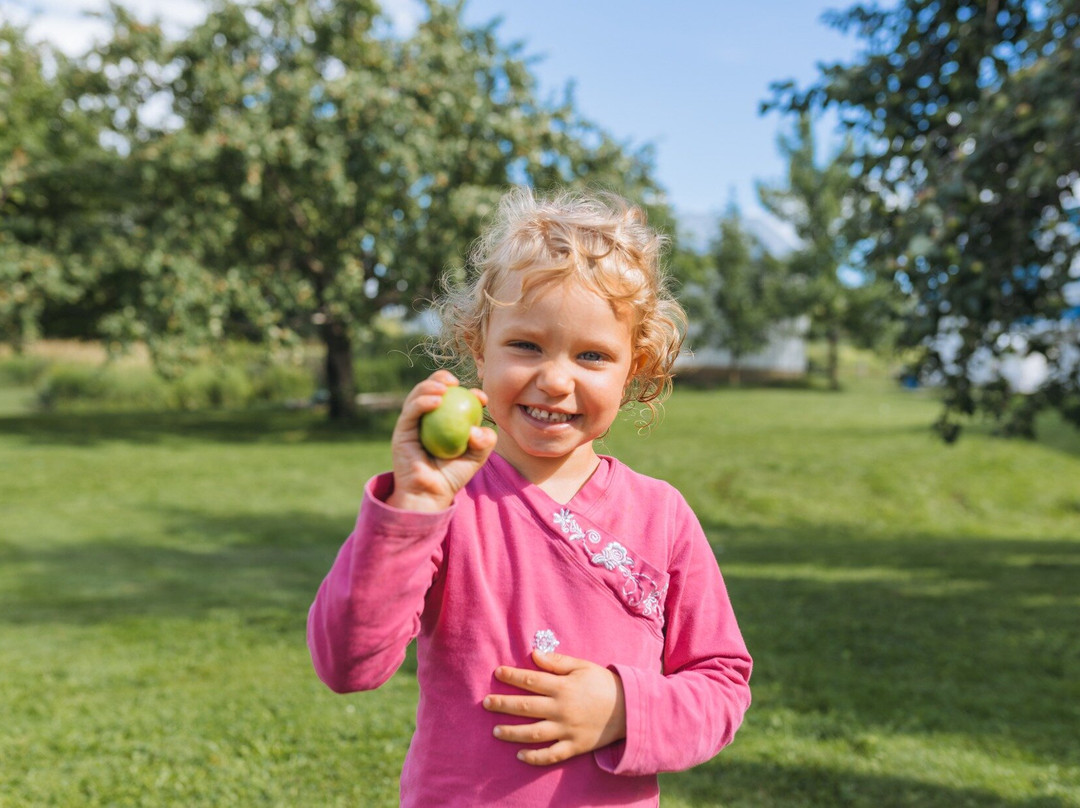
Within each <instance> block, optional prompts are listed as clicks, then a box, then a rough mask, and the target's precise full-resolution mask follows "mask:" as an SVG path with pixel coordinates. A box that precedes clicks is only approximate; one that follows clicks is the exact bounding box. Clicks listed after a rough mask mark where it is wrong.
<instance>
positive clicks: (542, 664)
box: [532, 648, 586, 676]
mask: <svg viewBox="0 0 1080 808" xmlns="http://www.w3.org/2000/svg"><path fill="white" fill-rule="evenodd" d="M532 658H533V662H535V663H536V666H537V667H538V668H540V669H541V670H545V671H547V672H548V673H555V674H559V675H562V676H565V675H566V674H568V673H573V672H574V671H576V670H577V669H578V668H580V667H582V666H583V665H585V664H586V663H585V661H584V660H581V659H577V658H575V657H572V656H567V655H566V654H556V653H555V652H554V651H547V652H544V651H541V650H539V649H538V648H534V649H533V652H532Z"/></svg>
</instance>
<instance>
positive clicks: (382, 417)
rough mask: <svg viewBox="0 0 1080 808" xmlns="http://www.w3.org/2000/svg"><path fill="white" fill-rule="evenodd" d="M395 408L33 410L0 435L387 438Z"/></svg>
mask: <svg viewBox="0 0 1080 808" xmlns="http://www.w3.org/2000/svg"><path fill="white" fill-rule="evenodd" d="M396 417H397V414H396V413H394V412H369V411H363V412H361V414H360V415H359V416H358V417H357V418H356V419H355V420H352V421H348V422H344V423H336V422H331V421H330V420H329V419H328V418H327V416H326V415H325V414H324V413H320V412H315V411H307V410H284V409H265V410H262V409H252V410H237V411H225V410H212V411H203V412H123V413H117V412H110V413H94V412H90V413H36V414H32V415H18V416H8V417H3V418H0V436H4V435H10V436H13V437H15V438H19V439H22V440H24V441H26V442H28V443H31V444H61V445H69V446H93V445H96V444H99V443H104V442H109V441H124V442H128V443H140V444H155V443H162V442H165V441H168V440H171V439H175V438H183V439H185V440H189V439H192V438H194V439H197V440H203V441H208V442H216V443H277V442H288V443H321V442H340V441H349V440H356V439H358V438H363V439H371V438H377V439H386V438H389V436H390V433H391V432H392V431H393V427H394V421H395V419H396Z"/></svg>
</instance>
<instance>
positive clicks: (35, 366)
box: [0, 355, 49, 387]
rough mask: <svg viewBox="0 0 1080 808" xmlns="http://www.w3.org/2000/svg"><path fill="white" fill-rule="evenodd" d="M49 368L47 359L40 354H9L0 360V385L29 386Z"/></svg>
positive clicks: (36, 381) (38, 379)
mask: <svg viewBox="0 0 1080 808" xmlns="http://www.w3.org/2000/svg"><path fill="white" fill-rule="evenodd" d="M48 369H49V360H47V359H45V358H44V357H41V356H25V355H24V356H9V357H7V358H6V359H3V360H0V385H10V386H12V387H30V386H32V385H35V384H37V383H38V381H40V380H41V377H42V376H44V375H45V371H46V370H48Z"/></svg>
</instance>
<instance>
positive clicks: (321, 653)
mask: <svg viewBox="0 0 1080 808" xmlns="http://www.w3.org/2000/svg"><path fill="white" fill-rule="evenodd" d="M393 485H394V483H393V475H392V474H389V473H387V474H382V475H379V476H378V477H375V478H373V479H372V480H370V481H369V482H368V484H367V485H366V486H365V487H364V497H363V500H362V502H361V505H360V513H359V515H358V516H357V520H356V527H355V529H354V530H353V532H352V534H351V535H350V536H349V538H348V539H347V540H346V541H345V543H344V545H342V547H341V550H340V551H339V552H338V555H337V559H336V560H335V561H334V564H333V566H332V567H331V568H330V572H329V573H328V574H327V576H326V578H325V579H324V580H323V582H322V585H321V586H320V587H319V591H318V593H317V594H316V596H315V601H314V603H313V604H312V605H311V609H310V610H309V612H308V621H307V642H308V649H309V650H310V652H311V660H312V663H313V664H314V666H315V672H316V673H317V674H318V676H319V678H320V679H321V680H322V681H323V682H324V683H325V684H326V685H327V686H328V687H329V688H330V689H331V690H333V691H335V692H337V693H350V692H354V691H357V690H373V689H374V688H377V687H379V686H380V685H381V684H383V683H384V682H386V681H387V680H388V679H389V678H390V677H391V676H392V675H393V674H394V672H395V671H396V670H397V669H398V668H399V667H400V666H401V663H402V662H403V661H404V659H405V650H406V648H407V647H408V645H409V642H410V641H411V640H412V639H413V638H414V637H415V636H416V635H417V634H418V633H419V631H420V614H421V612H422V611H423V608H424V598H425V595H426V594H427V591H428V589H429V588H430V587H431V584H432V581H433V580H434V578H435V576H436V574H437V572H438V569H439V565H440V563H441V561H442V555H443V539H444V538H445V536H446V533H447V530H448V529H449V525H450V519H451V516H452V514H453V511H454V506H451V507H450V508H448V509H447V510H445V511H440V512H438V513H415V512H412V511H403V510H399V509H397V508H393V507H391V506H389V505H387V504H386V502H385V500H386V499H387V498H388V497H389V495H390V494H391V492H392V491H393Z"/></svg>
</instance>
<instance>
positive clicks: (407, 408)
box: [386, 370, 497, 511]
mask: <svg viewBox="0 0 1080 808" xmlns="http://www.w3.org/2000/svg"><path fill="white" fill-rule="evenodd" d="M457 383H458V380H457V378H455V376H454V374H452V373H450V372H449V371H447V370H437V371H435V372H434V373H432V374H431V375H430V376H428V377H427V378H426V379H424V381H422V382H420V383H419V384H418V385H416V387H414V388H413V389H412V390H411V391H410V392H409V395H408V396H406V398H405V403H404V404H403V405H402V406H401V414H400V415H399V416H398V420H397V424H396V426H395V427H394V435H393V437H392V438H391V441H390V446H391V451H392V452H393V470H394V491H393V493H392V494H390V497H389V499H387V501H386V502H387V504H388V505H391V506H393V507H395V508H401V509H403V510H409V511H441V510H444V509H446V508H448V507H450V504H451V503H452V502H453V500H454V495H455V494H456V493H457V492H458V491H460V490H461V489H462V488H464V487H465V484H466V483H467V482H468V481H469V480H471V479H472V476H473V475H474V474H476V472H477V470H479V468H480V467H481V466H482V465H483V464H484V462H485V461H486V460H487V458H488V455H490V454H491V450H492V449H494V448H495V441H496V439H497V437H496V434H495V430H493V429H489V428H488V427H473V428H472V430H471V431H470V433H469V448H468V449H467V450H466V451H465V454H463V455H461V457H455V458H453V459H451V460H440V459H438V458H434V457H432V456H431V455H429V454H428V453H427V452H426V451H424V447H423V446H422V445H421V444H420V417H421V416H422V415H423V414H424V413H426V412H431V411H432V410H433V409H435V408H436V407H438V406H439V403H440V402H441V401H442V395H443V393H445V392H446V390H447V388H449V387H453V386H455V385H457ZM474 392H475V393H476V394H477V396H478V397H479V398H480V402H481V403H482V404H484V405H485V406H486V405H487V396H486V395H485V394H484V392H483V391H482V390H475V391H474Z"/></svg>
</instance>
